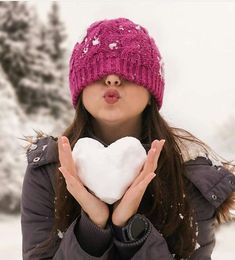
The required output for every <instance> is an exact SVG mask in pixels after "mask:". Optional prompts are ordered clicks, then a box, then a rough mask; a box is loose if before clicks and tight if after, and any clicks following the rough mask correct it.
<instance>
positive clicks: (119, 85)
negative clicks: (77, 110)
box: [82, 74, 150, 124]
mask: <svg viewBox="0 0 235 260" xmlns="http://www.w3.org/2000/svg"><path fill="white" fill-rule="evenodd" d="M107 91H108V92H107ZM116 95H118V96H119V97H116ZM149 99H150V94H149V92H148V90H147V89H146V88H144V87H143V86H139V85H137V84H135V83H133V82H131V81H128V80H125V79H123V78H121V77H119V76H118V75H115V74H110V75H108V76H106V77H104V78H103V79H101V80H97V81H94V82H92V83H91V84H89V85H87V86H86V87H85V89H84V90H83V92H82V101H83V104H84V106H85V108H86V110H87V111H88V112H89V113H90V114H91V115H92V116H93V117H94V118H95V119H96V120H98V121H101V122H105V123H109V124H117V123H122V122H125V121H126V120H130V119H136V118H138V117H140V116H141V113H142V112H143V110H144V109H145V107H146V105H147V104H148V101H149Z"/></svg>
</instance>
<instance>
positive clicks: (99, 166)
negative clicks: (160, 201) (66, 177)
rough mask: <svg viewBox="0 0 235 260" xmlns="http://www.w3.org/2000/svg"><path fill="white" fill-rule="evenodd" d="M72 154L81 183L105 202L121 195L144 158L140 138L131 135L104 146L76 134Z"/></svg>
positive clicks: (136, 173) (115, 199) (138, 171)
mask: <svg viewBox="0 0 235 260" xmlns="http://www.w3.org/2000/svg"><path fill="white" fill-rule="evenodd" d="M72 156H73V159H74V162H75V165H76V167H77V170H78V172H77V174H78V176H79V178H80V179H81V181H82V183H83V184H84V186H86V187H87V188H88V189H89V191H90V192H91V193H93V194H94V195H95V196H96V197H98V198H100V199H101V200H102V201H104V202H106V203H108V204H113V203H114V202H115V201H117V200H119V199H120V198H121V197H122V196H123V195H124V193H125V191H126V190H127V188H128V187H129V186H130V185H131V184H132V182H133V181H134V180H135V178H136V177H137V175H138V174H139V173H140V170H141V168H142V167H143V164H144V162H145V160H146V158H147V154H146V151H145V149H144V147H143V146H142V144H141V142H140V141H139V140H138V139H137V138H135V137H131V136H127V137H123V138H121V139H118V140H117V141H115V142H113V143H112V144H110V145H109V146H108V147H105V146H104V145H103V144H102V143H100V142H99V141H97V140H95V139H92V138H89V137H84V138H80V139H79V140H78V141H77V142H76V144H75V146H74V148H73V151H72Z"/></svg>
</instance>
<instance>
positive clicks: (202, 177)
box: [21, 136, 235, 260]
mask: <svg viewBox="0 0 235 260" xmlns="http://www.w3.org/2000/svg"><path fill="white" fill-rule="evenodd" d="M27 160H28V166H27V169H26V173H25V177H24V182H23V189H22V198H21V199H22V201H21V202H22V203H21V227H22V235H23V239H22V240H23V259H25V260H28V259H30V260H32V259H56V260H62V259H66V260H76V259H84V260H88V259H89V260H93V259H94V260H95V259H100V260H122V259H133V260H140V259H141V260H145V259H148V260H170V259H171V260H172V259H174V256H173V255H172V254H171V253H170V252H169V249H168V246H167V242H166V240H165V239H164V237H163V236H162V235H161V234H160V232H159V231H158V230H157V229H156V228H155V227H154V226H153V225H152V223H151V222H150V221H149V220H148V221H149V223H150V228H149V231H148V232H147V233H146V234H145V235H144V237H142V238H141V239H140V240H138V241H137V242H131V243H123V242H120V241H119V240H117V239H116V238H115V236H114V235H113V234H112V232H111V229H110V227H109V226H107V227H106V228H105V229H101V228H99V227H98V226H96V225H95V224H94V223H93V222H92V221H91V220H90V219H89V217H88V216H87V215H86V214H85V213H84V212H83V211H81V215H79V216H78V217H77V218H76V219H75V220H74V221H73V222H72V223H71V225H70V226H69V228H68V229H67V231H66V232H65V233H64V235H63V238H62V239H61V238H60V237H59V236H58V237H57V239H56V240H55V244H54V247H53V248H52V249H50V250H48V252H47V253H45V254H43V255H42V256H40V257H37V256H35V248H36V247H37V245H38V244H40V243H42V242H43V241H45V240H46V238H47V237H48V234H49V232H50V230H51V227H52V224H53V217H54V203H53V202H54V194H55V193H54V188H55V187H54V173H55V170H56V165H57V162H58V146H57V141H56V139H55V138H53V137H51V136H50V137H44V138H42V139H38V141H37V144H33V145H31V147H30V148H29V149H28V151H27ZM185 165H186V169H187V174H186V177H187V178H188V179H189V180H190V181H191V182H190V184H191V185H190V187H188V188H189V190H190V199H191V203H192V205H193V206H194V209H195V210H196V216H197V222H198V231H199V234H198V240H197V241H198V246H199V247H198V248H197V249H196V250H195V252H194V254H193V256H192V257H191V258H190V260H209V259H211V254H212V251H213V248H214V245H215V234H214V224H215V222H214V220H215V211H216V208H218V207H219V206H220V205H221V204H222V203H223V202H224V201H225V199H226V198H227V197H228V196H229V195H231V193H232V192H234V191H235V175H233V174H232V173H231V172H230V171H228V170H227V169H225V168H224V167H218V166H214V165H213V164H212V162H211V160H209V159H208V158H205V157H202V156H198V157H197V158H196V159H195V160H189V161H187V162H185ZM94 255H96V256H94ZM98 255H99V256H98Z"/></svg>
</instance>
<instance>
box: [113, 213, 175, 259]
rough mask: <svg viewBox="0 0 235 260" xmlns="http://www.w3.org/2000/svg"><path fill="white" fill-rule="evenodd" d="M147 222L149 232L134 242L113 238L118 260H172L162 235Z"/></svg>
mask: <svg viewBox="0 0 235 260" xmlns="http://www.w3.org/2000/svg"><path fill="white" fill-rule="evenodd" d="M146 220H147V221H148V222H149V230H148V231H147V232H146V234H145V235H144V236H143V237H142V238H140V239H139V240H138V241H135V242H129V243H127V242H121V241H119V240H117V239H116V238H115V237H114V244H115V246H116V248H117V250H118V253H119V256H120V259H122V260H126V259H132V260H139V259H148V260H158V259H159V260H173V259H174V257H173V256H172V254H171V253H170V251H169V249H168V246H167V242H166V240H165V239H164V237H163V236H162V234H161V233H160V232H159V231H158V230H157V229H156V228H155V227H154V226H153V225H152V223H151V222H150V221H149V220H148V218H146Z"/></svg>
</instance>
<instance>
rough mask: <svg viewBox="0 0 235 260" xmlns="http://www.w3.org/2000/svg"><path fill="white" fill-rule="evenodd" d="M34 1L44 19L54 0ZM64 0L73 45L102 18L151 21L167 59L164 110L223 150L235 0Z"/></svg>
mask: <svg viewBox="0 0 235 260" xmlns="http://www.w3.org/2000/svg"><path fill="white" fill-rule="evenodd" d="M30 2H35V4H36V5H37V8H38V11H39V13H40V14H41V17H42V18H43V19H44V18H45V17H46V13H47V10H48V7H49V6H50V2H51V1H40V2H39V1H30ZM59 2H60V6H61V15H62V19H63V21H64V22H65V24H66V27H67V29H68V33H69V38H68V41H67V44H68V48H69V49H70V50H71V51H72V48H73V46H74V44H75V42H76V41H81V40H82V38H83V36H85V32H86V29H87V27H88V26H89V25H90V24H91V23H92V22H94V21H96V20H99V19H105V18H107V19H108V18H117V17H126V18H129V19H131V20H133V21H134V22H136V23H139V24H141V25H142V26H144V27H146V28H147V30H148V31H149V34H150V35H151V36H152V37H153V38H154V39H155V41H156V43H157V45H158V47H159V49H160V52H161V54H162V56H163V58H164V61H165V75H166V85H165V94H164V100H163V106H162V108H161V113H162V114H163V115H164V116H165V118H166V119H167V121H168V122H170V123H172V124H173V125H174V126H178V127H184V128H186V129H188V130H190V131H191V132H192V133H194V134H196V135H197V136H199V137H200V138H202V139H203V140H204V141H206V142H207V143H208V144H209V145H211V146H212V147H213V148H215V149H217V151H218V149H219V147H218V144H217V143H215V134H216V133H217V132H218V130H219V128H220V127H222V125H223V123H224V122H225V121H226V120H229V118H230V117H232V116H233V118H235V105H234V104H235V73H234V68H235V30H234V24H235V1H222V0H221V1H219V0H217V1H215V0H214V1H212V0H211V1H209V0H207V1H205V0H204V1H196V0H195V1H192V0H191V1H186V0H185V1H177V0H175V1H170V0H168V1H167V0H165V1H163V0H162V1H160V0H159V1H157V0H155V1H154V0H153V1H150V0H145V1H139V0H128V1H127V0H125V1H124V0H119V1H111V0H100V1H98V0H97V1H95V0H86V1H85V0H84V1H59ZM234 124H235V122H234ZM219 139H220V137H218V142H220V141H222V140H219Z"/></svg>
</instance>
